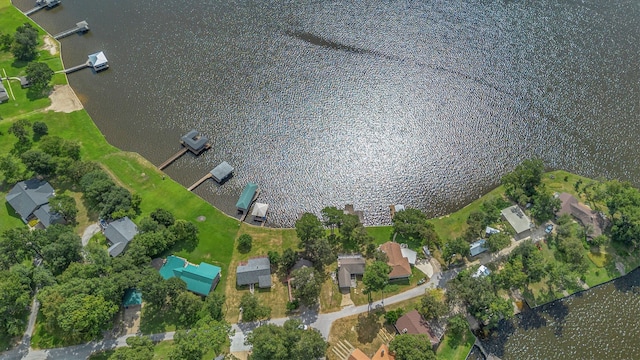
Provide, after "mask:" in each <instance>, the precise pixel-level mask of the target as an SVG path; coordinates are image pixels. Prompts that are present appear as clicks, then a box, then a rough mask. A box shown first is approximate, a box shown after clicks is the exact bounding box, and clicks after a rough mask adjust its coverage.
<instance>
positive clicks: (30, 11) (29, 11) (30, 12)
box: [24, 4, 47, 16]
mask: <svg viewBox="0 0 640 360" xmlns="http://www.w3.org/2000/svg"><path fill="white" fill-rule="evenodd" d="M46 7H47V4H40V5H38V6H36V7H34V8H33V9H31V10H27V11H25V12H24V14H25V15H27V16H29V15H31V14H33V13H35V12H36V11H39V10H42V9H44V8H46Z"/></svg>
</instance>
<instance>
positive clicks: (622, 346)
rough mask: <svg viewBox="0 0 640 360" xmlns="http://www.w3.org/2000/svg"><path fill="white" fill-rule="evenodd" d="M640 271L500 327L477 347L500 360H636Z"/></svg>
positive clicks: (639, 337)
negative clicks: (481, 345) (481, 346)
mask: <svg viewBox="0 0 640 360" xmlns="http://www.w3.org/2000/svg"><path fill="white" fill-rule="evenodd" d="M639 313H640V269H636V270H635V271H633V272H631V273H630V274H628V275H627V276H625V277H623V278H620V279H617V280H614V281H613V282H610V283H607V284H605V285H601V286H599V287H597V288H594V289H590V290H587V291H585V292H582V293H579V294H576V295H573V296H571V297H569V298H566V299H562V300H558V301H554V302H552V303H549V304H547V305H543V306H541V307H539V308H536V309H533V310H529V311H527V312H525V313H522V314H520V315H518V316H516V317H515V319H514V320H512V321H509V322H503V323H501V324H500V328H499V330H498V331H497V332H496V333H494V334H493V336H492V337H491V338H489V339H486V340H484V341H483V346H484V347H485V348H486V349H487V350H488V351H490V352H492V353H493V354H495V355H497V356H498V357H500V358H501V359H503V360H509V359H514V360H527V359H532V360H534V359H535V360H538V359H630V360H631V359H640V348H638V341H639V340H640V327H638V314H639Z"/></svg>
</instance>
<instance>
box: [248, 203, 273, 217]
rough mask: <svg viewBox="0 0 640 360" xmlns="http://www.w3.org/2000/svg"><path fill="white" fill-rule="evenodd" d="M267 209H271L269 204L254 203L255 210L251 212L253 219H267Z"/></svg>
mask: <svg viewBox="0 0 640 360" xmlns="http://www.w3.org/2000/svg"><path fill="white" fill-rule="evenodd" d="M267 210H269V205H268V204H263V203H259V202H257V203H256V204H255V205H253V211H252V212H251V215H252V216H253V220H255V221H265V220H266V219H267Z"/></svg>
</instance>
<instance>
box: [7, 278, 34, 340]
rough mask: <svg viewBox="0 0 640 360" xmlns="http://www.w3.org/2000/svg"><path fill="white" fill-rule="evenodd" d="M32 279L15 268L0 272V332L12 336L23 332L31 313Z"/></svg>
mask: <svg viewBox="0 0 640 360" xmlns="http://www.w3.org/2000/svg"><path fill="white" fill-rule="evenodd" d="M29 285H30V279H29V278H28V277H27V278H26V279H25V278H24V276H21V275H20V274H19V273H18V272H16V271H15V270H14V269H12V271H6V270H5V271H1V272H0V294H2V296H0V333H2V334H8V335H10V336H18V335H20V334H22V332H23V331H24V328H25V325H26V321H25V319H26V315H27V314H28V313H29V311H28V309H29V302H30V300H31V297H30V291H31V288H30V286H29Z"/></svg>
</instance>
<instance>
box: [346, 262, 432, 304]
mask: <svg viewBox="0 0 640 360" xmlns="http://www.w3.org/2000/svg"><path fill="white" fill-rule="evenodd" d="M423 277H425V275H424V273H423V272H422V271H420V270H418V269H417V268H415V267H413V268H411V276H410V277H409V279H407V280H395V281H392V282H390V283H389V285H387V287H386V288H385V290H384V298H385V299H386V298H388V297H389V296H392V295H395V294H399V293H401V292H404V291H407V290H409V289H411V288H413V287H415V286H416V285H417V283H418V281H419V280H420V279H422V278H423ZM380 299H382V293H381V292H380V291H376V292H374V293H372V294H371V300H372V301H378V300H380ZM351 300H352V301H353V303H354V304H355V305H364V304H368V303H369V297H368V295H367V294H365V293H364V284H363V283H362V281H360V280H359V281H358V282H357V284H356V288H355V289H351Z"/></svg>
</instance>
